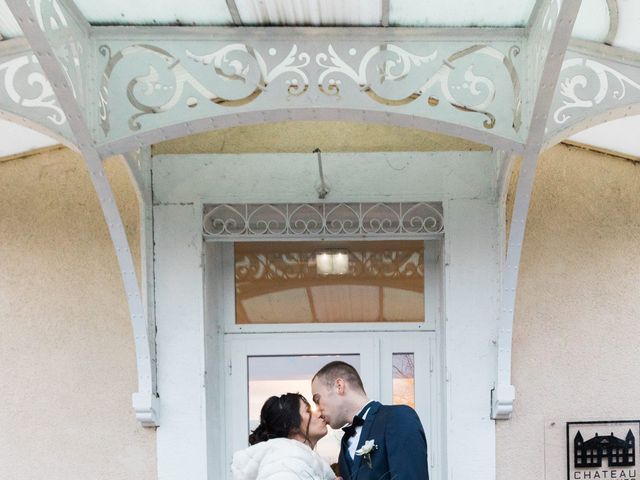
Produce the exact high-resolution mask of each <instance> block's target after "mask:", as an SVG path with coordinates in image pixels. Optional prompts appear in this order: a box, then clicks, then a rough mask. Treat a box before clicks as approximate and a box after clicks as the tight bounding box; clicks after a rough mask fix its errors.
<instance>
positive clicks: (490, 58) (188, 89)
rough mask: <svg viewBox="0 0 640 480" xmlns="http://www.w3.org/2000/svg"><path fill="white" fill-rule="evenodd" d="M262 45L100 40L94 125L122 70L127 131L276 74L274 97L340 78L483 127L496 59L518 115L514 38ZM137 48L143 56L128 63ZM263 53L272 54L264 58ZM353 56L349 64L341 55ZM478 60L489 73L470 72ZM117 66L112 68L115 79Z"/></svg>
mask: <svg viewBox="0 0 640 480" xmlns="http://www.w3.org/2000/svg"><path fill="white" fill-rule="evenodd" d="M279 49H280V50H283V49H282V48H281V47H280V48H279ZM262 50H266V52H262V53H261V52H260V51H259V50H258V49H256V48H254V47H251V46H250V45H248V44H244V43H231V44H228V45H222V46H221V47H220V48H218V49H216V50H214V51H213V52H211V53H206V54H199V53H194V52H192V51H190V50H188V49H187V50H185V51H183V52H177V53H176V52H174V51H173V50H171V51H170V50H169V47H166V48H164V47H160V46H158V45H156V44H150V43H149V44H133V45H128V46H126V47H124V48H121V49H119V50H117V51H112V49H111V47H110V46H109V45H106V44H105V45H101V46H100V47H99V51H100V53H101V54H102V55H103V56H104V57H105V58H106V60H107V61H106V64H105V67H104V72H103V75H102V80H101V85H100V89H99V93H98V95H99V99H98V102H99V108H100V112H99V115H100V124H101V127H102V131H103V132H104V134H105V135H108V134H109V132H110V130H111V127H110V111H109V110H110V102H109V96H110V89H112V88H115V87H114V86H113V85H112V84H111V82H112V79H114V83H115V85H118V84H119V82H121V81H122V80H121V79H120V77H121V76H123V75H124V82H125V83H123V85H125V84H126V85H127V87H126V95H127V99H128V102H129V104H130V106H131V107H133V109H134V113H133V114H132V115H130V117H129V120H128V126H129V129H130V130H131V131H138V130H140V129H141V128H142V125H141V123H140V120H141V118H142V117H145V116H149V115H154V114H161V113H166V112H169V111H171V110H172V109H180V108H182V109H184V106H186V107H189V108H195V107H198V106H199V105H201V104H202V105H204V104H214V105H217V106H220V107H225V108H226V107H239V106H243V105H247V104H249V103H251V102H253V101H255V100H256V99H257V98H258V97H260V96H261V95H262V94H264V93H265V92H267V91H269V90H268V89H269V87H270V85H272V84H273V83H274V80H276V79H280V80H281V81H282V82H278V85H277V86H276V87H275V88H276V89H274V87H273V86H271V89H272V90H271V91H270V93H274V92H275V93H276V97H277V96H278V95H277V94H278V90H277V88H283V89H284V90H283V92H282V93H284V95H282V96H280V98H281V99H282V100H288V99H291V98H292V97H300V96H303V95H304V94H305V93H307V92H308V91H309V88H310V83H311V82H313V81H315V84H316V85H317V88H318V92H319V93H320V95H321V96H323V97H324V98H326V99H329V98H335V99H336V100H337V101H339V100H340V99H341V98H342V97H341V95H343V93H341V84H342V82H343V80H345V79H347V80H349V81H352V82H355V84H356V85H357V86H358V87H359V88H360V91H361V92H362V93H364V94H365V95H367V96H368V97H369V98H370V99H371V100H373V101H374V102H376V103H377V104H381V105H386V106H390V107H396V106H397V107H400V106H404V105H408V104H410V103H412V102H416V101H420V100H422V99H424V100H425V104H426V106H427V108H433V107H437V106H438V105H439V104H441V103H446V104H448V105H450V106H451V107H453V108H455V109H456V110H458V111H460V112H464V113H475V114H480V115H482V116H484V117H485V118H484V121H483V126H484V128H486V129H491V128H493V127H494V126H495V124H496V113H495V112H492V111H491V110H492V107H493V106H494V103H495V99H496V95H497V86H496V79H495V78H491V77H492V76H495V75H496V72H497V70H496V68H495V67H496V66H498V67H503V68H505V69H506V72H507V74H508V78H509V80H510V83H511V86H512V89H513V122H512V123H513V125H512V127H513V129H514V131H516V132H517V131H518V130H519V128H520V125H521V123H522V120H521V104H522V100H521V92H520V89H521V87H520V79H519V76H518V72H517V69H516V68H515V65H514V60H515V57H517V56H518V54H519V52H520V49H519V47H518V46H516V45H513V46H511V47H510V48H508V51H507V53H504V52H502V51H500V50H499V49H497V48H494V47H492V46H488V45H484V44H478V45H470V46H469V47H467V48H464V49H461V50H459V51H453V52H451V51H450V50H449V52H450V53H442V52H440V51H438V50H433V51H431V52H429V53H428V54H426V55H418V54H415V53H411V52H409V51H407V50H405V49H404V48H401V47H400V46H398V45H394V44H385V45H378V46H374V47H372V48H370V49H368V50H367V51H366V52H365V53H364V54H363V55H362V57H361V58H360V60H357V59H356V58H357V51H356V49H355V48H350V49H349V50H348V55H344V57H345V58H343V56H341V55H340V54H339V53H338V50H337V49H336V48H334V46H333V45H331V44H329V45H328V46H327V50H326V52H321V53H317V54H316V55H315V59H314V60H315V64H312V63H311V54H310V53H308V52H307V51H305V50H304V48H303V47H302V46H299V45H297V44H290V45H288V46H286V48H285V49H284V50H283V52H288V53H286V54H284V55H281V56H280V57H277V55H279V54H278V53H277V49H276V48H274V47H270V48H265V47H264V46H263V47H262ZM139 56H141V57H140V58H144V62H138V63H134V62H135V60H136V59H137V58H138V57H139ZM268 57H273V58H269V61H267V58H268ZM347 57H348V58H347ZM351 57H353V59H356V60H353V59H352V58H351ZM354 61H355V64H354V65H351V64H350V63H349V62H352V63H353V62H354ZM494 63H495V65H494ZM141 65H144V69H145V70H144V73H134V74H128V73H126V72H127V69H131V68H132V67H133V68H136V69H137V71H138V72H140V70H139V69H140V68H142V67H141ZM481 65H482V66H483V67H482V68H484V69H485V70H487V72H490V73H487V74H486V75H481V74H479V73H477V72H478V70H479V68H481V67H480V66H481ZM117 68H119V69H120V70H119V73H118V74H117V77H118V79H117V80H116V79H115V77H116V73H115V70H116V69H117ZM312 77H315V78H312ZM416 78H417V79H418V82H419V83H420V86H418V87H416ZM389 91H392V92H394V94H393V95H390V94H389V93H388V92H389ZM397 97H400V98H397Z"/></svg>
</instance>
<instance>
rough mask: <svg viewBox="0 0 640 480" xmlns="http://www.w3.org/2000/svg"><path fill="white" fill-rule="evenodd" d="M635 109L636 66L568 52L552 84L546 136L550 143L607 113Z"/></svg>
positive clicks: (639, 102) (639, 81)
mask: <svg viewBox="0 0 640 480" xmlns="http://www.w3.org/2000/svg"><path fill="white" fill-rule="evenodd" d="M639 108H640V69H639V68H638V66H637V65H635V66H634V65H630V64H628V63H626V62H625V63H623V62H620V61H615V60H611V59H605V58H597V57H590V56H586V55H581V54H578V53H573V52H569V53H567V55H566V57H565V61H564V63H563V65H562V71H561V73H560V78H559V80H558V86H557V87H556V93H555V96H554V100H553V103H552V106H551V112H550V115H549V120H548V122H547V134H546V139H547V141H548V142H551V143H553V142H555V141H557V140H560V139H561V138H560V137H561V136H562V137H564V136H565V135H567V134H571V133H574V132H573V131H574V130H576V129H583V128H587V127H589V126H592V124H595V123H596V122H598V121H602V120H601V115H602V114H605V113H607V112H612V113H615V112H616V111H618V112H620V111H621V110H624V114H631V113H633V111H634V110H635V111H637V110H638V109H639ZM618 116H623V114H620V115H618Z"/></svg>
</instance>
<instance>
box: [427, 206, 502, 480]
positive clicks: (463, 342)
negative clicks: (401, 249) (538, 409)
mask: <svg viewBox="0 0 640 480" xmlns="http://www.w3.org/2000/svg"><path fill="white" fill-rule="evenodd" d="M444 207H445V208H444V215H445V219H446V222H447V223H446V225H447V227H446V228H447V233H446V235H445V241H444V271H445V279H444V305H445V307H444V312H443V315H444V321H443V327H442V330H441V332H440V336H441V338H440V339H439V341H441V342H442V354H443V355H444V360H443V361H444V369H445V370H444V371H445V381H444V383H443V389H444V401H443V403H442V408H443V414H442V417H443V419H442V421H443V422H444V423H445V431H446V436H445V446H444V448H446V462H447V465H446V471H447V472H448V475H449V478H471V477H474V478H495V465H494V462H495V424H494V422H493V420H492V419H491V411H490V408H489V406H490V404H491V388H492V386H493V385H494V383H495V382H496V359H497V355H496V349H497V348H496V330H497V325H496V319H497V318H498V314H499V296H498V292H499V291H500V273H499V267H500V246H499V245H500V240H499V239H500V236H501V235H503V234H504V232H499V231H500V227H499V226H498V225H497V221H498V209H497V204H496V202H495V200H494V199H491V200H481V199H478V200H470V199H452V200H450V201H448V202H445V204H444Z"/></svg>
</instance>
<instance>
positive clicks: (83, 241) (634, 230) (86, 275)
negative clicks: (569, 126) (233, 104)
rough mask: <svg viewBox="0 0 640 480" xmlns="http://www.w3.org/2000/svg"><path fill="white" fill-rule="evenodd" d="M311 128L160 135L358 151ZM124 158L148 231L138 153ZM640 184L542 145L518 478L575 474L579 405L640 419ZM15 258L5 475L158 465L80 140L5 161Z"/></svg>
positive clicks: (506, 439) (526, 276)
mask: <svg viewBox="0 0 640 480" xmlns="http://www.w3.org/2000/svg"><path fill="white" fill-rule="evenodd" d="M310 126H314V127H315V129H313V130H314V131H315V134H314V135H315V136H313V135H311V134H310V133H309V131H307V133H308V136H309V138H308V139H307V140H303V138H306V137H307V135H302V134H300V133H297V134H296V135H297V137H295V138H297V140H295V141H293V140H292V142H291V143H290V144H289V145H288V146H287V145H285V144H284V143H283V141H282V140H281V139H279V137H278V136H277V134H276V131H277V129H275V130H274V129H273V128H271V127H269V128H268V129H266V130H263V131H260V130H255V131H253V132H248V133H249V140H247V139H246V138H245V141H248V142H249V144H248V145H247V144H246V143H244V146H243V142H242V140H241V135H240V134H239V133H240V132H239V131H232V130H229V131H225V132H217V133H215V134H208V135H202V136H198V137H193V138H191V139H188V140H181V141H176V142H171V143H167V144H164V145H162V146H158V147H156V151H157V152H158V153H159V152H163V153H168V152H172V153H175V152H183V151H194V152H200V151H214V152H215V151H256V150H258V149H262V151H274V150H276V151H277V149H282V150H287V149H288V150H287V151H292V150H295V149H296V148H298V149H299V150H298V151H306V150H308V149H310V148H311V147H312V146H314V145H315V141H316V140H319V139H322V138H325V141H324V143H323V144H320V146H321V147H322V148H325V149H326V150H327V151H330V150H333V151H338V150H341V149H345V150H350V149H352V148H343V147H345V145H346V142H347V138H348V137H349V135H347V133H348V131H347V132H344V131H343V132H342V133H340V134H339V135H338V136H337V137H335V136H334V137H331V135H330V134H331V132H337V131H340V128H336V126H335V125H333V126H331V125H324V126H323V125H313V122H310ZM343 127H344V126H343ZM245 133H247V132H245ZM352 133H353V137H354V138H358V139H359V140H357V141H356V145H357V146H358V148H361V147H364V146H365V143H366V138H367V137H369V138H373V139H375V142H374V143H372V144H371V145H370V148H373V147H374V146H376V148H377V147H379V146H380V145H386V147H385V148H379V149H380V150H393V149H394V148H397V147H398V146H399V145H404V146H405V147H406V148H403V149H407V150H411V149H414V150H426V149H427V144H429V142H431V145H434V146H435V148H434V149H450V148H452V146H453V144H451V143H450V140H447V139H442V137H437V136H433V135H424V134H422V133H421V134H418V133H416V132H411V131H409V132H408V134H407V135H405V136H403V135H402V132H400V131H399V130H398V129H388V130H386V129H384V128H381V127H375V128H374V130H368V133H367V128H365V127H364V126H361V127H354V130H353V132H352ZM372 133H373V134H372ZM274 135H276V137H274ZM324 135H329V136H328V137H324ZM327 138H333V140H332V141H330V140H326V139H327ZM292 145H298V146H297V147H294V146H292ZM471 147H472V146H470V145H468V144H464V146H463V149H466V148H471ZM363 149H364V148H363ZM398 149H399V148H398ZM258 151H260V150H258ZM107 167H108V172H109V176H110V180H111V183H112V185H114V189H115V191H116V195H117V197H118V200H119V205H120V206H121V211H122V213H123V216H124V220H125V223H126V225H127V229H128V232H129V234H130V237H131V241H132V245H134V246H137V241H138V240H137V235H138V232H137V228H136V222H137V204H136V200H135V195H134V192H133V191H132V188H131V185H130V182H129V179H128V177H127V174H126V171H125V168H124V166H123V165H122V163H121V162H119V161H109V162H107ZM639 193H640V167H637V166H635V165H634V164H632V163H631V162H628V161H625V160H622V159H618V158H614V157H609V156H605V155H602V154H597V153H593V152H588V151H585V150H582V149H578V148H575V147H567V146H558V147H555V148H554V149H552V150H551V151H550V152H548V153H547V154H546V155H545V156H544V158H543V159H542V161H541V164H540V167H539V171H538V176H537V179H536V184H535V191H534V195H533V201H532V205H531V212H530V215H529V223H528V226H527V233H526V239H525V245H524V251H523V258H522V267H521V277H520V290H519V296H518V302H517V315H516V322H515V334H514V358H513V381H514V384H515V386H516V388H517V400H516V404H515V413H514V417H513V419H512V420H509V421H503V422H499V423H498V425H497V451H498V458H497V470H498V478H499V479H500V480H507V479H514V478H517V479H518V480H529V479H531V480H533V479H536V480H539V479H542V478H547V479H564V478H566V470H565V468H566V465H565V433H564V423H563V422H566V421H567V420H588V419H612V418H614V419H625V418H628V419H635V418H640V402H638V398H639V397H640V382H638V381H637V379H638V378H639V377H640V360H639V355H638V353H637V351H638V347H637V344H638V343H639V341H640V335H639V333H638V331H639V330H638V326H637V322H638V313H639V311H640V298H639V297H640V296H639V293H638V292H639V289H638V285H639V284H640V195H639ZM136 250H137V249H136ZM136 253H137V252H136ZM0 258H1V259H2V267H1V268H0V395H2V408H0V478H8V479H9V478H10V479H12V480H13V479H17V480H22V479H41V478H46V479H47V480H57V479H60V480H63V479H64V480H69V479H102V478H104V479H110V480H111V479H118V480H125V479H126V480H128V479H136V480H138V479H141V480H144V479H152V478H155V477H156V473H155V471H156V467H155V465H156V456H155V434H154V431H153V430H151V429H143V428H141V427H140V426H139V425H138V423H137V422H136V421H135V418H134V414H133V412H132V409H131V393H132V392H134V391H135V390H136V372H135V357H134V348H133V340H132V335H131V328H130V324H129V320H128V315H127V309H126V303H125V300H124V293H123V290H122V282H121V281H120V277H119V273H118V267H117V263H116V259H115V255H114V251H113V247H112V245H111V243H110V240H109V236H108V233H107V229H106V226H105V224H104V220H103V217H102V214H101V212H100V209H99V206H98V203H97V200H96V196H95V193H94V191H93V189H92V186H91V184H90V182H89V179H88V176H87V174H86V173H85V171H84V168H83V166H82V163H81V161H80V159H79V158H78V156H77V155H75V154H73V153H71V152H70V151H68V150H57V151H53V152H49V153H45V154H39V155H35V156H30V157H26V158H22V159H18V160H12V161H10V162H0ZM622 366H624V368H622Z"/></svg>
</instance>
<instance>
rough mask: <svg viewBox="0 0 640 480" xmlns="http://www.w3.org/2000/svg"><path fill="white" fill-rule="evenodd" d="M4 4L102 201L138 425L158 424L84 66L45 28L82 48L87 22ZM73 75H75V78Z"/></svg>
mask: <svg viewBox="0 0 640 480" xmlns="http://www.w3.org/2000/svg"><path fill="white" fill-rule="evenodd" d="M7 5H8V6H9V9H10V10H11V12H12V13H13V15H14V16H15V17H16V19H17V21H18V23H19V24H20V27H21V28H22V31H23V32H24V35H25V37H26V38H27V40H28V42H29V44H30V45H31V48H32V49H33V51H34V52H35V54H36V57H37V59H38V62H39V64H40V66H41V67H42V71H43V72H44V75H45V76H46V79H47V80H48V82H49V83H50V85H51V88H52V90H53V93H54V94H55V97H56V98H57V100H58V102H59V105H60V108H61V109H62V111H63V112H64V115H65V117H66V118H67V120H68V124H69V127H70V129H71V131H72V132H73V136H74V137H75V144H76V145H77V147H78V149H79V151H80V153H81V154H82V157H83V159H84V162H85V165H86V167H87V170H88V171H89V176H90V178H91V181H92V183H93V186H94V188H95V190H96V193H97V196H98V200H99V201H100V205H101V207H102V211H103V213H104V216H105V220H106V222H107V226H108V229H109V233H110V235H111V239H112V242H113V245H114V247H115V250H116V256H117V259H118V263H119V265H120V271H121V274H122V279H123V283H124V289H125V292H126V295H127V302H128V306H129V312H130V316H131V324H132V328H133V335H134V341H135V346H136V365H137V370H138V392H136V393H134V394H133V408H134V409H135V411H136V417H137V418H138V420H140V422H141V423H142V425H144V426H157V425H158V408H159V400H158V395H157V393H156V375H155V355H154V349H153V348H152V343H151V338H152V337H151V336H150V334H149V325H148V323H147V316H146V315H147V313H148V312H147V311H146V309H145V308H144V307H143V302H142V294H141V292H140V287H139V286H138V280H137V277H136V271H135V266H134V262H133V257H132V255H131V249H130V247H129V242H128V240H127V235H126V232H125V229H124V225H123V223H122V218H121V217H120V212H119V211H118V207H117V205H116V202H115V198H114V195H113V191H112V190H111V186H110V185H109V181H108V180H107V177H106V175H105V172H104V168H103V165H102V158H101V156H100V154H99V153H98V151H97V149H96V148H95V142H94V141H93V138H92V136H91V133H90V130H89V128H88V126H87V124H86V122H85V118H84V114H83V113H84V112H83V109H82V106H81V105H80V104H79V101H78V100H77V99H78V98H83V97H85V96H84V95H83V94H84V93H85V92H83V91H81V87H82V85H83V81H82V72H81V71H75V72H69V71H68V70H65V69H64V68H63V66H62V60H61V59H60V58H58V57H57V56H56V54H55V50H56V49H54V48H53V47H52V45H51V43H50V39H49V38H48V36H47V33H46V32H45V31H44V30H43V29H45V28H48V27H51V25H54V24H55V25H57V26H58V28H60V29H62V30H65V31H64V32H60V31H56V32H55V33H56V35H55V38H56V39H58V41H60V40H59V39H62V41H63V42H65V46H66V47H68V48H67V49H66V50H65V51H71V52H81V51H82V49H81V48H79V45H85V44H87V43H88V34H87V31H88V24H87V23H86V21H83V19H81V18H80V17H79V13H78V12H77V10H76V9H75V7H73V6H70V5H67V4H65V2H63V1H60V0H58V1H56V2H55V7H54V5H53V0H47V1H43V2H41V3H40V4H39V9H38V14H37V13H36V12H35V11H32V10H31V8H30V7H29V5H28V4H27V3H26V2H25V1H24V0H8V1H7ZM47 12H48V13H47ZM47 14H49V15H57V16H61V17H63V18H57V19H55V20H56V21H55V22H53V21H52V20H54V19H53V18H48V17H46V15H47ZM45 17H46V18H45ZM49 33H51V32H49ZM58 46H59V45H58ZM67 60H69V59H67ZM72 60H73V61H77V64H80V63H81V62H80V58H74V59H72ZM72 65H73V64H72ZM67 67H69V65H67ZM72 79H75V80H76V83H75V84H74V83H73V81H72Z"/></svg>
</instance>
